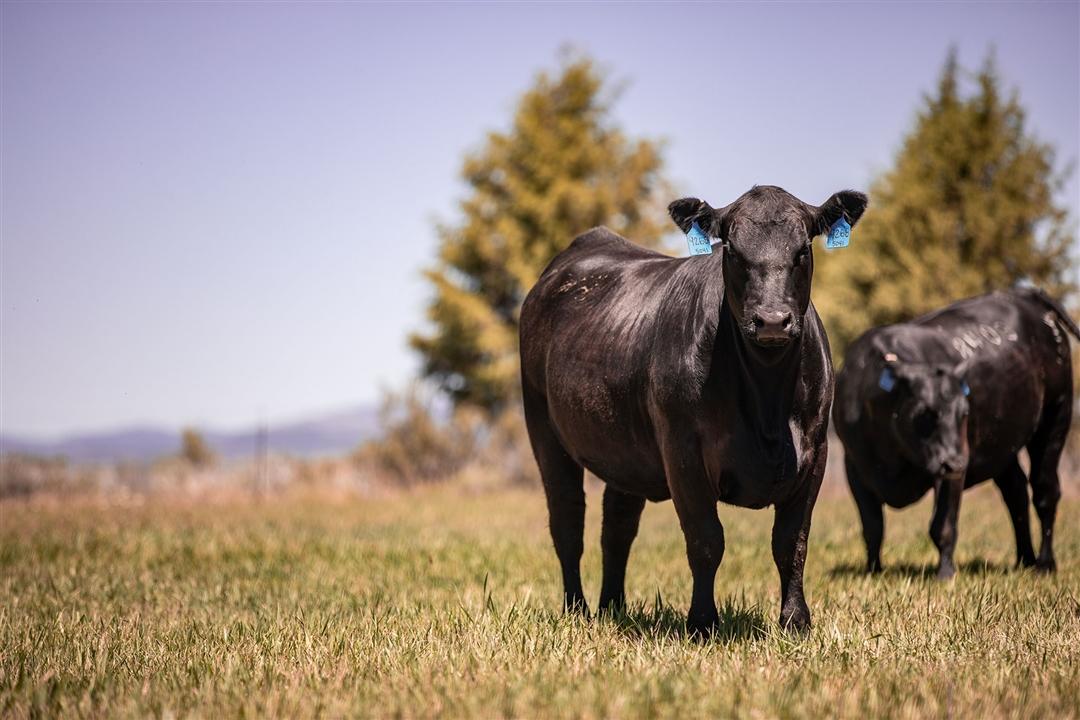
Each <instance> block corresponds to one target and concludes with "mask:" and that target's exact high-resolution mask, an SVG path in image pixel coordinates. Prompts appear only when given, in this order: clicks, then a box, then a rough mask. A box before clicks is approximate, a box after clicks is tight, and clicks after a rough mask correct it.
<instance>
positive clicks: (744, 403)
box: [719, 303, 803, 445]
mask: <svg viewBox="0 0 1080 720" xmlns="http://www.w3.org/2000/svg"><path fill="white" fill-rule="evenodd" d="M719 332H720V333H723V334H725V335H726V336H727V337H726V342H725V343H723V344H724V345H727V346H729V347H730V348H732V351H733V352H732V353H731V354H732V359H733V361H734V363H735V365H736V367H735V370H736V371H737V372H738V374H739V378H740V380H741V381H740V382H738V383H735V384H734V385H735V387H736V388H737V390H736V392H737V394H738V405H739V410H740V412H741V413H742V414H743V415H744V416H745V417H746V419H747V421H748V422H750V423H751V424H752V425H753V426H754V428H755V430H756V431H757V434H758V435H759V437H760V439H761V440H763V441H764V442H765V443H766V444H768V445H771V444H773V443H779V442H782V441H784V440H786V439H787V438H788V437H789V434H790V429H789V426H788V420H789V418H790V417H791V407H792V403H793V398H794V395H795V381H796V378H797V376H798V369H799V360H800V358H801V357H802V342H803V336H800V337H799V339H798V340H796V341H794V342H793V343H792V344H791V345H788V346H787V347H786V348H784V349H783V351H782V353H780V354H777V355H766V353H765V352H762V351H760V350H759V349H758V348H756V347H752V346H750V345H749V341H748V340H747V339H746V338H745V336H744V335H743V334H742V332H741V331H740V330H739V328H738V325H737V324H736V322H735V318H734V316H733V315H732V314H731V312H730V310H729V308H728V307H727V303H724V304H723V306H722V307H721V309H720V328H719Z"/></svg>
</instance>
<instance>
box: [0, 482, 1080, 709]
mask: <svg viewBox="0 0 1080 720" xmlns="http://www.w3.org/2000/svg"><path fill="white" fill-rule="evenodd" d="M598 500H599V497H598V495H596V494H595V492H593V493H591V494H590V510H589V528H588V533H589V535H588V540H589V543H588V550H587V552H586V557H585V563H584V570H585V576H586V580H587V587H588V588H589V589H590V596H591V599H592V601H593V602H594V603H595V592H596V591H597V589H598V586H599V551H598V548H597V545H598V541H597V536H598V519H599V517H598V512H597V510H598V506H599V502H598ZM721 518H722V519H723V520H724V522H725V526H726V528H727V537H728V549H727V555H726V557H725V559H724V563H723V565H722V566H721V569H720V573H719V576H718V580H717V595H718V597H719V598H720V600H721V603H722V610H721V614H722V616H723V626H722V628H721V632H720V633H719V637H718V638H717V639H715V640H714V641H712V642H710V643H707V644H699V643H696V642H694V641H692V640H690V639H688V638H687V637H686V636H685V634H684V632H683V627H682V613H683V612H684V611H685V608H686V606H687V604H688V602H689V590H690V575H689V571H688V570H687V568H686V563H685V557H684V551H683V545H682V539H681V535H680V533H679V530H678V525H677V522H676V521H675V517H674V512H673V510H672V508H671V505H670V503H667V504H663V505H659V506H651V505H650V506H649V508H648V509H647V510H646V513H645V517H644V521H643V526H642V532H641V535H640V537H639V540H638V543H637V545H636V546H635V548H634V552H633V554H632V556H631V567H630V573H629V580H628V591H629V595H630V599H631V602H632V604H633V607H632V608H631V610H630V612H628V613H627V614H625V615H624V616H622V617H618V618H615V619H602V620H594V621H591V622H585V621H580V620H577V619H573V618H567V617H563V616H561V615H560V613H559V612H558V609H559V608H558V603H559V602H560V597H561V594H560V588H559V586H558V580H557V576H558V573H557V566H556V562H555V557H554V553H553V552H552V550H551V547H550V541H549V539H548V536H547V529H546V516H545V512H544V503H543V500H542V497H541V496H540V495H539V494H537V493H535V492H529V491H525V490H504V491H498V492H485V493H468V492H464V491H463V490H462V489H461V488H460V487H454V486H441V487H434V488H426V489H421V490H416V491H413V492H408V493H397V494H390V495H386V496H381V497H371V498H366V499H362V498H353V499H351V500H346V501H342V500H337V501H329V500H327V499H325V498H320V497H311V496H308V497H303V496H298V495H286V496H281V497H278V498H276V499H273V500H270V501H268V502H263V503H251V502H243V501H239V500H236V501H226V502H221V503H217V504H213V505H205V504H195V503H192V502H184V501H182V500H176V501H173V502H170V503H144V504H137V505H130V504H129V505H119V506H118V505H114V504H100V503H99V504H94V503H88V502H80V501H66V502H51V503H49V502H43V501H36V500H35V501H31V502H14V501H9V502H6V503H3V504H0V715H5V716H14V717H25V716H35V715H44V716H52V715H58V714H64V715H88V716H125V715H129V716H130V715H138V716H145V715H152V716H172V715H176V716H190V715H197V716H207V717H214V716H220V715H226V716H234V715H241V714H243V715H258V716H261V715H282V716H300V717H303V716H315V715H329V716H340V715H361V716H375V717H392V716H406V717H414V716H431V715H449V716H464V715H475V716H482V717H492V716H514V717H601V716H616V717H637V716H652V715H665V716H680V717H681V716H691V717H697V716H717V715H720V716H732V715H734V716H741V717H795V716H828V717H835V716H851V717H923V716H946V715H949V716H968V717H971V716H983V717H999V716H1016V715H1021V714H1022V715H1024V716H1025V717H1055V718H1059V717H1075V716H1077V714H1078V708H1080V664H1078V660H1080V649H1078V645H1080V643H1078V638H1080V531H1078V528H1080V502H1078V501H1076V500H1071V499H1070V500H1067V501H1065V502H1064V503H1063V505H1062V509H1061V512H1060V517H1059V524H1058V527H1059V536H1058V537H1059V539H1058V542H1057V549H1058V561H1059V566H1060V572H1059V573H1058V575H1057V576H1055V577H1042V576H1037V575H1035V574H1032V573H1029V572H1023V571H1013V570H1012V569H1011V564H1012V563H1011V561H1012V558H1013V547H1012V539H1011V529H1010V527H1009V524H1008V521H1007V516H1006V513H1005V510H1004V507H1003V506H1002V504H1001V502H1000V500H999V499H998V497H997V495H996V492H995V491H994V489H993V488H992V487H982V488H979V489H977V490H975V491H972V492H969V493H968V494H967V495H966V496H965V498H964V503H963V511H962V517H961V524H960V532H961V538H960V545H959V549H958V551H957V559H958V561H959V562H960V564H961V566H962V572H961V575H960V576H959V577H958V578H957V579H956V581H955V582H952V583H948V584H941V583H938V582H935V581H934V580H933V579H932V578H931V577H929V576H928V575H929V571H930V570H931V569H932V566H933V562H934V559H935V554H934V551H933V547H932V545H931V544H930V542H929V539H928V538H927V536H926V531H925V528H926V525H927V523H928V519H929V508H928V505H927V504H926V503H925V502H924V503H923V504H921V505H919V506H918V507H916V508H913V509H909V510H907V511H905V512H902V513H891V514H889V515H888V516H887V520H886V522H887V525H888V527H887V538H886V550H885V561H886V563H887V565H888V566H889V567H890V569H889V570H888V571H887V572H886V573H885V574H884V575H883V576H881V577H874V578H868V577H865V576H863V575H862V574H861V573H860V572H858V570H857V568H858V567H859V565H860V564H861V560H862V548H861V540H860V538H859V529H858V521H857V518H856V514H855V511H854V508H853V505H852V503H851V501H850V500H849V499H848V498H846V497H845V496H843V495H842V494H837V493H831V494H830V496H828V497H826V498H823V500H822V501H821V502H820V503H819V505H818V510H817V512H816V514H815V522H814V531H813V536H812V539H811V554H810V558H809V561H808V566H807V573H808V574H807V582H808V584H807V594H808V599H809V602H810V605H811V609H812V610H813V612H814V620H815V627H814V630H813V631H812V633H811V635H810V636H809V637H808V638H806V639H794V638H790V637H787V636H785V635H783V634H782V633H780V632H779V631H778V630H777V628H776V625H775V616H776V614H777V612H778V601H777V594H778V589H777V584H778V581H777V578H776V573H775V570H774V568H773V566H772V561H771V557H770V553H769V550H768V533H769V528H770V524H771V513H769V512H768V511H758V512H751V511H741V510H735V509H732V508H727V507H722V508H721Z"/></svg>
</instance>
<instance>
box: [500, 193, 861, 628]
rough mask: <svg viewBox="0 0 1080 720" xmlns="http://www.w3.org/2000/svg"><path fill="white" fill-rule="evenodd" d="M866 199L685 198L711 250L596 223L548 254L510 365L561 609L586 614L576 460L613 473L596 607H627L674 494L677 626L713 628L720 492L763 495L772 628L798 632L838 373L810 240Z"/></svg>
mask: <svg viewBox="0 0 1080 720" xmlns="http://www.w3.org/2000/svg"><path fill="white" fill-rule="evenodd" d="M865 207H866V196H865V195H862V194H861V193H857V192H851V191H845V192H839V193H836V194H835V195H833V196H832V197H831V198H829V200H828V201H827V202H826V203H825V204H824V205H822V206H821V207H814V206H812V205H807V204H806V203H804V202H802V201H801V200H799V199H797V198H795V197H793V196H792V195H790V194H788V193H787V192H785V191H784V190H782V189H780V188H778V187H755V188H753V189H752V190H750V191H749V192H747V193H746V194H744V195H743V196H742V197H740V198H739V199H738V200H736V201H735V202H733V203H732V204H730V205H728V206H727V207H724V208H722V209H713V208H712V207H710V206H709V205H708V204H707V203H705V202H702V201H700V200H698V199H696V198H686V199H683V200H677V201H675V202H673V203H672V204H671V205H670V207H669V208H668V210H669V212H670V214H671V217H672V219H674V221H675V223H676V224H677V225H678V226H679V227H680V228H681V229H682V230H683V231H684V232H686V231H689V230H690V229H691V228H692V226H693V225H694V224H695V223H696V224H697V226H698V228H700V229H701V230H702V231H703V232H704V233H705V234H707V235H708V236H709V237H712V238H718V239H719V240H720V242H719V243H717V244H715V245H713V250H714V252H713V253H712V254H711V255H707V256H695V257H687V258H671V257H667V256H664V255H661V254H659V253H655V252H652V251H649V250H645V249H644V248H641V247H639V246H637V245H634V244H632V243H631V242H629V241H627V240H626V239H624V238H622V237H620V236H618V235H616V234H615V233H613V232H611V231H610V230H608V229H606V228H596V229H593V230H590V231H589V232H587V233H585V234H584V235H581V236H580V237H578V238H577V239H576V240H574V242H573V243H572V244H571V245H570V247H569V248H567V249H566V250H564V251H563V252H561V253H560V254H559V255H558V256H556V257H555V259H554V260H552V262H551V264H550V265H549V266H548V267H547V269H546V270H545V271H544V273H543V275H541V277H540V279H539V281H538V282H537V284H536V286H535V287H534V288H533V289H532V291H531V292H530V293H529V295H528V297H527V298H526V299H525V304H524V306H523V307H522V310H521V374H522V390H523V396H524V404H525V417H526V421H527V424H528V429H529V438H530V440H531V442H532V446H533V452H534V453H535V455H536V460H537V463H538V465H539V466H540V473H541V475H542V477H543V483H544V490H545V492H546V494H547V503H548V512H549V514H550V520H551V535H552V538H553V540H554V543H555V552H556V553H557V555H558V557H559V562H560V564H561V565H562V575H563V586H564V591H565V605H566V607H567V608H568V609H576V610H579V611H581V612H584V613H587V612H588V609H587V605H586V602H585V596H584V593H583V591H582V588H581V575H580V572H579V561H580V558H581V553H582V533H583V526H584V521H585V494H584V491H583V487H582V470H583V468H588V469H589V470H590V471H591V472H592V473H593V474H595V475H596V476H597V477H599V478H601V479H602V480H604V481H605V483H606V484H607V487H606V488H605V491H604V521H603V529H602V532H601V539H600V544H601V548H602V550H603V561H604V578H603V586H602V588H601V592H600V607H601V609H610V608H613V607H616V606H620V605H622V604H623V603H624V598H625V595H624V590H623V580H624V576H625V572H626V561H627V556H628V555H629V553H630V545H631V543H632V542H633V540H634V537H635V535H637V530H638V521H639V519H640V517H641V511H642V509H643V508H644V506H645V501H646V500H652V501H654V502H658V501H661V500H666V499H668V498H671V499H673V500H674V502H675V510H676V512H677V513H678V516H679V522H680V523H681V525H682V529H683V534H684V536H685V537H686V552H687V556H688V559H689V561H690V570H691V572H692V573H693V578H694V589H693V598H692V600H691V602H690V612H689V616H688V620H687V622H688V627H689V629H690V630H691V632H693V633H695V634H697V633H707V632H708V631H709V630H710V629H711V627H712V626H713V625H714V624H715V622H716V620H717V612H716V604H715V602H714V598H713V581H714V578H715V576H716V569H717V567H718V566H719V564H720V559H721V557H722V556H723V554H724V530H723V527H722V526H721V525H720V520H719V518H718V517H717V508H716V504H717V501H723V502H726V503H730V504H733V505H739V506H742V507H751V508H762V507H765V506H767V505H770V504H772V505H775V506H776V518H775V523H774V526H773V537H772V549H773V558H774V559H775V561H776V566H777V568H778V570H779V572H780V587H781V610H780V624H781V625H782V626H784V627H785V628H791V629H796V630H802V629H805V628H808V627H809V625H810V611H809V609H808V608H807V606H806V601H805V599H804V597H803V564H804V562H805V560H806V540H807V535H808V533H809V531H810V514H811V511H812V510H813V507H814V502H815V500H816V498H817V492H818V487H819V486H820V483H821V478H822V474H823V472H824V469H825V456H826V443H825V440H826V427H827V424H828V414H829V405H830V402H831V399H832V385H833V374H832V365H831V360H830V356H829V343H828V340H827V339H826V337H825V331H824V329H823V328H822V326H821V322H820V320H819V319H818V316H817V313H816V312H815V311H814V307H813V305H812V304H811V303H810V280H811V276H812V274H813V253H812V243H811V240H812V239H813V238H814V237H815V236H817V235H819V234H821V233H823V232H826V231H827V230H828V229H829V228H830V227H831V226H832V225H833V224H834V223H837V222H838V220H839V219H840V218H841V217H844V218H846V219H847V221H848V222H849V223H851V224H854V223H855V222H856V221H857V220H858V219H859V217H860V216H861V215H862V213H863V210H864V209H865Z"/></svg>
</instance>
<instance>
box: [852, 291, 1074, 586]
mask: <svg viewBox="0 0 1080 720" xmlns="http://www.w3.org/2000/svg"><path fill="white" fill-rule="evenodd" d="M1066 332H1068V333H1071V334H1072V335H1074V336H1076V337H1078V338H1080V330H1078V329H1077V327H1076V325H1075V324H1074V323H1073V321H1072V320H1071V319H1070V318H1069V316H1068V315H1067V314H1066V313H1065V311H1064V310H1063V309H1062V308H1061V306H1060V305H1058V303H1056V302H1055V301H1053V300H1052V299H1051V298H1049V297H1048V296H1047V295H1045V294H1044V293H1043V292H1042V291H1040V290H1036V289H1032V288H1018V289H1014V290H1012V291H1009V292H996V293H992V294H989V295H983V296H980V297H975V298H970V299H968V300H962V301H960V302H957V303H955V304H953V305H950V306H949V307H946V308H943V309H941V310H938V311H936V312H933V313H930V314H928V315H924V316H922V317H920V318H917V319H915V320H912V321H911V322H908V323H901V324H897V325H887V326H884V327H879V328H874V329H872V330H869V331H867V332H866V333H864V334H863V335H862V336H861V337H859V339H857V340H856V341H855V342H854V343H852V345H851V347H850V348H849V349H848V351H847V354H846V357H845V359H844V367H843V369H842V370H841V372H840V374H839V376H838V377H837V382H836V401H835V403H834V405H833V422H834V424H835V427H836V432H837V434H838V435H839V436H840V439H841V441H842V442H843V444H844V449H845V467H846V470H847V479H848V484H849V485H850V486H851V492H852V494H853V495H854V496H855V502H856V504H857V505H858V508H859V515H860V517H861V519H862V526H863V537H864V539H865V540H866V552H867V569H868V570H869V571H871V572H873V571H877V570H880V569H881V537H882V533H883V531H884V523H883V518H882V512H881V509H882V503H887V504H888V505H890V506H891V507H897V508H900V507H904V506H906V505H910V504H911V503H914V502H915V501H917V500H918V499H919V498H921V497H922V496H923V495H924V494H926V492H927V491H928V490H930V489H933V490H934V513H933V518H932V520H931V523H930V536H931V538H932V539H933V541H934V544H935V545H936V546H937V548H938V550H939V552H940V563H939V566H938V577H939V578H948V577H951V576H952V575H953V574H954V573H955V572H956V568H955V565H954V564H953V550H954V548H955V547H956V534H957V516H958V513H959V508H960V494H961V493H962V492H963V490H964V489H965V488H969V487H971V486H973V485H976V484H978V483H980V482H983V481H985V480H988V479H990V478H993V479H994V482H995V483H996V484H997V486H998V489H999V490H1000V491H1001V495H1002V497H1003V498H1004V500H1005V504H1006V506H1007V507H1008V510H1009V516H1010V517H1011V518H1012V523H1013V528H1014V530H1015V531H1016V556H1017V563H1018V564H1021V565H1024V566H1035V567H1036V568H1038V569H1040V570H1044V571H1053V570H1054V569H1055V567H1056V566H1055V562H1054V548H1053V540H1054V515H1055V513H1056V511H1057V504H1058V498H1059V497H1060V496H1061V486H1060V482H1059V480H1058V474H1057V466H1058V460H1059V458H1060V457H1061V451H1062V447H1063V446H1064V444H1065V437H1066V435H1067V434H1068V432H1069V423H1070V422H1071V420H1072V407H1073V382H1072V361H1071V355H1070V352H1069V340H1068V337H1067V335H1066ZM1023 447H1026V448H1027V451H1028V455H1029V457H1030V460H1031V488H1032V495H1033V497H1034V501H1035V511H1036V513H1037V514H1038V516H1039V522H1040V524H1041V525H1042V544H1041V546H1040V548H1039V555H1038V557H1036V555H1035V551H1034V549H1033V548H1032V544H1031V530H1030V528H1029V518H1028V514H1029V510H1028V504H1029V502H1028V489H1027V485H1028V478H1026V477H1025V476H1024V472H1023V470H1022V469H1021V467H1020V463H1019V462H1018V461H1017V452H1018V451H1019V450H1020V448H1023Z"/></svg>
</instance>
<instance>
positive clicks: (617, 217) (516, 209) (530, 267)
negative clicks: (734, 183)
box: [410, 59, 670, 411]
mask: <svg viewBox="0 0 1080 720" xmlns="http://www.w3.org/2000/svg"><path fill="white" fill-rule="evenodd" d="M604 91H605V86H604V78H603V76H602V75H601V74H600V73H599V72H598V71H597V69H596V68H595V66H594V65H593V64H592V63H591V62H590V61H589V60H588V59H577V60H573V61H570V62H567V63H565V64H564V66H563V67H562V69H561V72H560V74H559V75H558V76H557V77H554V78H552V77H549V76H548V75H547V74H541V75H540V76H539V77H538V78H537V80H536V83H535V85H534V86H533V88H532V89H530V90H529V91H528V92H527V93H525V95H524V96H523V97H522V98H521V100H520V102H519V104H518V107H517V110H516V112H515V114H514V119H513V123H512V127H511V128H510V130H509V131H508V132H505V133H502V132H492V133H489V134H488V136H487V141H486V143H485V144H484V147H483V148H482V149H481V150H480V151H479V152H478V153H475V154H472V155H470V156H468V157H467V158H466V160H465V163H464V167H463V169H462V177H463V179H464V180H465V182H466V183H467V185H468V188H469V195H468V196H467V197H466V198H465V199H464V200H462V202H461V204H460V208H461V213H462V216H463V217H462V220H461V222H460V224H458V225H456V226H451V227H447V226H441V227H439V228H438V233H439V256H438V261H437V263H436V265H435V266H434V267H432V268H430V269H429V270H427V271H426V273H425V275H426V277H427V278H428V279H429V280H430V281H431V284H432V287H433V290H434V296H433V298H432V300H431V302H430V304H429V306H428V309H427V318H428V320H429V322H430V326H431V327H430V332H428V333H421V334H415V335H413V336H412V337H411V338H410V343H411V344H412V346H413V348H415V349H416V350H417V351H418V352H419V353H420V354H421V355H422V356H423V360H424V366H423V373H424V375H426V376H428V377H430V378H432V379H434V380H435V381H436V382H437V383H438V384H439V386H440V387H442V388H443V389H444V390H445V391H447V392H448V393H449V394H450V396H451V397H452V398H453V399H454V401H455V403H458V404H461V403H465V404H470V405H475V406H478V407H481V408H484V409H486V410H490V411H495V410H498V409H499V408H501V407H502V406H503V405H505V404H506V402H507V401H508V400H509V399H510V398H512V397H514V396H515V394H516V392H517V386H518V383H519V379H518V358H517V340H518V312H519V310H520V306H521V302H522V300H523V299H524V297H525V293H526V292H528V290H529V288H531V287H532V285H533V284H534V283H535V282H536V280H537V278H538V277H539V276H540V273H541V272H542V271H543V269H544V267H545V266H546V265H547V263H548V262H549V261H550V260H551V258H552V257H553V256H554V255H555V254H556V253H557V252H559V251H560V250H562V249H563V248H565V247H566V246H567V245H568V244H569V243H570V242H571V241H572V240H573V239H574V237H575V236H577V235H578V234H580V233H582V232H584V231H585V230H588V229H589V228H591V227H594V226H596V225H607V226H608V227H610V228H612V229H613V230H615V231H616V232H618V233H622V234H624V235H626V236H627V237H629V238H631V239H633V240H634V241H635V242H637V243H641V244H644V245H651V246H655V245H656V244H657V243H658V241H659V239H660V237H661V235H662V234H663V233H664V232H665V231H666V230H667V227H666V218H665V215H664V210H663V208H664V203H665V201H666V200H668V199H670V198H667V197H666V194H665V195H662V193H663V191H664V190H666V189H667V186H666V183H665V181H664V180H663V178H662V177H661V165H662V159H661V155H660V148H659V145H658V144H657V143H655V142H651V141H647V140H636V141H635V140H631V139H629V138H628V137H627V136H626V135H625V134H624V133H623V132H622V131H621V130H620V129H619V128H618V127H617V126H615V125H614V124H613V123H612V120H611V115H610V106H611V102H610V98H609V95H610V94H609V93H606V92H604Z"/></svg>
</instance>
